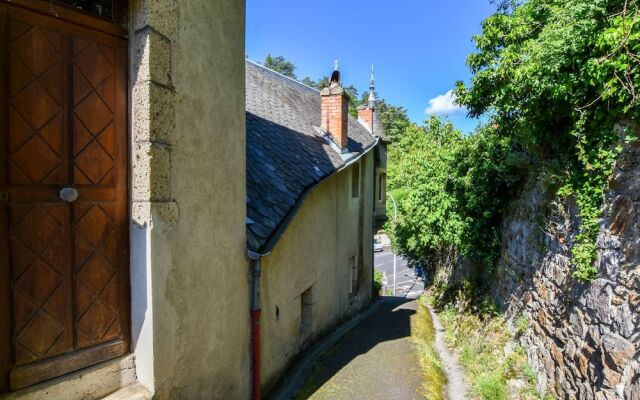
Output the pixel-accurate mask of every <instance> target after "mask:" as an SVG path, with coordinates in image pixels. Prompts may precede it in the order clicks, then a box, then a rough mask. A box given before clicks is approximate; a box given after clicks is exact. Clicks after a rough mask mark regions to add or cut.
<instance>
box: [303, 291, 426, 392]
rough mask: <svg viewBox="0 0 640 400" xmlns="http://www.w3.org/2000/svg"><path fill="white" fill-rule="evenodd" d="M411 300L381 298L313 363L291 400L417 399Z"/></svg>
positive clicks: (418, 384) (418, 383)
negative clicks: (381, 300)
mask: <svg viewBox="0 0 640 400" xmlns="http://www.w3.org/2000/svg"><path fill="white" fill-rule="evenodd" d="M416 309H417V305H416V302H415V300H411V299H406V298H403V297H385V298H384V300H383V303H382V304H381V305H380V306H379V308H378V309H377V310H376V311H375V312H374V313H373V314H371V315H370V316H369V317H367V318H366V319H365V320H363V321H362V322H361V323H360V324H359V325H358V326H356V327H355V328H354V329H352V330H351V331H350V332H349V333H347V334H345V336H344V337H343V338H342V339H341V340H340V341H339V342H338V343H337V344H336V345H335V346H334V347H333V348H331V349H330V350H329V351H327V352H326V353H325V354H323V355H322V356H321V357H320V358H319V360H318V361H317V362H316V364H315V365H314V368H313V372H312V374H311V376H310V377H309V378H308V379H307V380H306V382H305V383H304V385H303V386H302V388H301V389H300V390H299V391H298V393H297V395H296V396H295V398H296V399H307V398H311V399H332V400H334V399H335V400H340V399H422V398H423V397H422V395H421V394H420V391H421V390H420V388H421V384H422V375H421V372H420V367H419V364H418V359H417V356H416V353H415V350H414V348H413V344H412V343H411V323H412V319H413V318H414V315H415V313H416Z"/></svg>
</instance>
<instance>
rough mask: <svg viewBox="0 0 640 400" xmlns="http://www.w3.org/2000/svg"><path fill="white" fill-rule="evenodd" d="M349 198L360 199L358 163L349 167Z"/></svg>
mask: <svg viewBox="0 0 640 400" xmlns="http://www.w3.org/2000/svg"><path fill="white" fill-rule="evenodd" d="M351 197H353V198H354V199H355V198H357V197H360V163H355V164H353V166H352V167H351Z"/></svg>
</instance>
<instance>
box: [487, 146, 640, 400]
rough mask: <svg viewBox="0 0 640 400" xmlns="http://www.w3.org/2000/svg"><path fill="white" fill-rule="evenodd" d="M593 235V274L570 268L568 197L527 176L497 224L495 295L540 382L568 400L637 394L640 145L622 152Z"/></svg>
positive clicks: (573, 215) (571, 208)
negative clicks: (583, 276) (520, 325)
mask: <svg viewBox="0 0 640 400" xmlns="http://www.w3.org/2000/svg"><path fill="white" fill-rule="evenodd" d="M605 203H606V204H605V218H604V219H603V221H602V223H601V231H600V234H599V236H598V239H597V246H598V259H597V266H598V270H599V273H598V277H597V279H596V280H595V281H593V282H592V283H586V284H582V283H579V282H577V281H576V280H575V279H573V277H572V275H571V273H572V271H573V267H572V265H571V245H572V242H573V240H574V237H575V234H576V232H577V227H578V222H579V221H578V218H577V210H576V207H575V205H574V204H572V203H571V202H570V201H568V202H561V201H558V200H557V199H553V198H550V197H549V196H547V195H545V194H544V193H543V191H542V190H541V183H540V182H538V181H536V182H531V184H530V186H529V189H528V190H526V191H525V193H524V194H523V196H522V197H521V198H520V200H519V201H518V202H517V204H515V207H514V208H513V211H512V212H511V215H510V216H509V218H508V219H507V220H506V221H505V224H504V229H503V246H502V254H501V261H500V265H499V267H498V273H497V274H496V276H497V277H499V279H495V281H494V282H493V294H494V298H495V299H496V300H497V301H498V302H499V303H501V304H502V305H503V307H504V308H505V309H506V313H507V317H508V318H509V319H511V320H512V321H516V320H518V319H520V321H522V320H521V319H522V318H526V319H527V320H528V326H529V328H528V329H527V331H526V332H525V333H524V334H523V335H522V336H521V337H520V339H519V340H520V342H521V345H522V346H523V347H524V348H525V349H526V350H527V352H528V356H529V361H530V362H531V364H532V366H533V367H534V368H535V369H536V370H537V371H538V389H539V390H540V391H546V392H548V393H550V394H552V395H554V397H558V398H565V399H574V398H577V399H628V400H631V399H633V400H638V399H640V266H639V265H640V225H639V222H640V221H639V215H638V212H637V210H638V209H640V148H637V147H629V148H626V149H625V150H624V152H623V153H622V155H621V156H620V157H619V159H618V161H617V163H616V166H615V172H614V174H613V176H612V178H611V180H610V191H609V193H608V194H607V198H606V202H605Z"/></svg>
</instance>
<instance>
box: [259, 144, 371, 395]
mask: <svg viewBox="0 0 640 400" xmlns="http://www.w3.org/2000/svg"><path fill="white" fill-rule="evenodd" d="M373 157H374V154H373V151H371V152H369V153H368V154H367V155H365V156H364V157H363V158H362V159H361V160H360V163H361V164H360V184H361V195H360V197H359V198H357V199H354V198H352V195H351V169H352V168H353V167H349V168H347V169H345V170H343V171H341V172H340V173H338V174H336V175H334V176H332V177H330V178H328V179H327V180H326V181H324V182H323V183H321V184H320V185H319V186H318V187H317V188H316V189H315V190H314V191H313V192H312V193H311V194H310V195H309V197H308V198H307V199H306V200H305V203H304V205H303V206H302V207H301V209H300V210H299V212H298V214H297V215H296V217H295V218H294V220H293V221H292V223H291V224H290V225H289V227H288V228H287V230H286V231H285V233H284V235H283V236H282V238H281V239H280V242H279V243H278V244H277V245H276V247H275V248H274V250H273V252H272V253H271V254H270V255H268V256H266V257H264V258H263V259H262V320H261V328H262V331H261V332H262V333H261V335H262V360H261V366H262V382H263V386H265V388H266V389H268V388H270V387H271V386H272V385H273V384H274V383H275V381H276V380H277V378H278V376H279V375H280V374H281V373H282V372H283V370H284V369H285V368H286V366H287V364H288V363H289V362H290V361H291V360H292V358H293V357H294V356H295V355H296V354H297V353H299V352H300V351H301V350H302V349H303V348H304V346H305V345H308V344H309V343H310V342H312V341H313V340H314V339H315V338H317V337H318V336H320V335H322V334H323V333H325V332H326V331H327V330H329V329H330V328H332V327H333V326H335V325H336V324H337V323H338V322H340V321H341V320H342V319H344V318H345V317H347V316H348V315H350V314H352V313H354V312H356V311H357V310H359V309H361V308H362V307H363V306H364V305H366V304H368V303H369V302H370V301H371V282H372V274H373V272H372V268H373V244H372V240H373V232H372V223H373V221H372V219H373V215H372V214H373V168H374V165H373V164H374V163H373ZM351 257H354V261H355V263H356V266H358V264H360V271H359V290H358V291H357V292H356V293H354V294H352V295H350V294H349V291H350V288H351V270H350V264H349V263H350V258H351ZM309 287H313V306H312V333H311V335H310V336H309V337H307V338H303V337H301V336H300V319H301V294H302V293H303V292H304V291H305V290H306V289H308V288H309ZM276 307H277V308H278V310H279V313H278V315H276ZM305 339H306V340H305Z"/></svg>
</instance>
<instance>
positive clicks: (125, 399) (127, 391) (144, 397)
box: [102, 383, 153, 400]
mask: <svg viewBox="0 0 640 400" xmlns="http://www.w3.org/2000/svg"><path fill="white" fill-rule="evenodd" d="M152 398H153V395H152V394H151V392H149V390H147V388H146V387H144V386H143V385H141V384H139V383H135V384H133V385H129V386H125V387H123V388H122V389H120V390H118V391H116V392H113V393H111V394H110V395H108V396H107V397H104V398H103V399H102V400H151V399H152Z"/></svg>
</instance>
